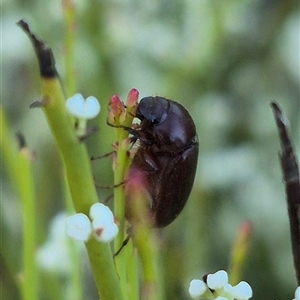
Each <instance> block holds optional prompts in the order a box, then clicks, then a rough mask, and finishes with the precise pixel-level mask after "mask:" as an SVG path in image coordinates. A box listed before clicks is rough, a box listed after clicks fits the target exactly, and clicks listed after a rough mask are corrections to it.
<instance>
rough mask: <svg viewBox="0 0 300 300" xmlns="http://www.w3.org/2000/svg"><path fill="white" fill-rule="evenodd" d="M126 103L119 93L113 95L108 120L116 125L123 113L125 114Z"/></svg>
mask: <svg viewBox="0 0 300 300" xmlns="http://www.w3.org/2000/svg"><path fill="white" fill-rule="evenodd" d="M125 113H126V111H125V105H124V103H123V102H122V101H121V99H120V97H119V96H118V95H113V96H112V97H111V98H110V102H109V114H108V122H109V123H111V124H114V125H118V124H119V123H120V116H121V114H123V115H124V114H125ZM123 118H124V117H123Z"/></svg>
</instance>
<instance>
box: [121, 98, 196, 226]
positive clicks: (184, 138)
mask: <svg viewBox="0 0 300 300" xmlns="http://www.w3.org/2000/svg"><path fill="white" fill-rule="evenodd" d="M136 117H137V118H138V119H140V120H141V123H140V126H139V127H138V128H137V129H132V130H130V133H132V134H133V140H135V139H136V140H139V147H138V150H137V152H136V154H135V156H134V158H133V161H132V164H131V166H130V169H129V172H128V180H130V177H131V176H134V174H136V173H137V172H139V174H142V176H143V181H144V182H145V183H146V184H145V188H146V190H147V197H148V200H149V212H150V217H151V221H152V223H153V226H154V227H165V226H167V225H168V224H170V223H171V222H172V221H173V220H174V219H175V218H176V217H177V216H178V215H179V213H180V212H181V211H182V209H183V207H184V205H185V203H186V202H187V199H188V197H189V195H190V192H191V189H192V186H193V182H194V178H195V173H196V167H197V159H198V150H199V143H198V136H197V133H196V127H195V124H194V121H193V119H192V117H191V116H190V114H189V113H188V111H187V110H186V109H185V108H184V107H183V106H182V105H181V104H179V103H177V102H175V101H172V100H168V99H165V98H163V97H145V98H143V99H141V101H140V103H139V105H138V108H137V113H136ZM130 194H131V193H130V188H129V189H127V194H126V216H127V218H128V219H129V221H130V212H129V210H130V203H131V198H130Z"/></svg>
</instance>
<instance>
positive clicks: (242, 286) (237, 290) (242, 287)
mask: <svg viewBox="0 0 300 300" xmlns="http://www.w3.org/2000/svg"><path fill="white" fill-rule="evenodd" d="M233 295H234V297H235V298H236V299H240V300H248V299H250V298H251V297H252V295H253V292H252V288H251V286H250V285H249V284H248V283H247V282H245V281H241V282H240V283H239V284H237V285H236V286H234V287H233Z"/></svg>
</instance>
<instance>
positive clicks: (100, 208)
mask: <svg viewBox="0 0 300 300" xmlns="http://www.w3.org/2000/svg"><path fill="white" fill-rule="evenodd" d="M90 217H91V219H92V220H95V219H100V218H101V219H106V220H107V221H110V222H114V215H113V213H112V211H111V210H110V208H109V207H108V206H106V205H104V204H102V203H95V204H93V205H92V206H91V208H90Z"/></svg>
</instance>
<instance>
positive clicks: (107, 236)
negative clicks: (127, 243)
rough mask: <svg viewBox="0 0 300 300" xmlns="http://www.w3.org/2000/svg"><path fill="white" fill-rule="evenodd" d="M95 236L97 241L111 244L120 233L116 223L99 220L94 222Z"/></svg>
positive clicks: (103, 219)
mask: <svg viewBox="0 0 300 300" xmlns="http://www.w3.org/2000/svg"><path fill="white" fill-rule="evenodd" d="M92 226H93V235H94V237H95V239H96V240H97V241H100V242H104V243H109V242H110V241H112V240H113V239H114V238H115V236H116V235H117V234H118V232H119V228H118V226H117V225H116V223H115V222H114V221H111V220H107V219H106V218H97V219H95V220H93V222H92Z"/></svg>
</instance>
